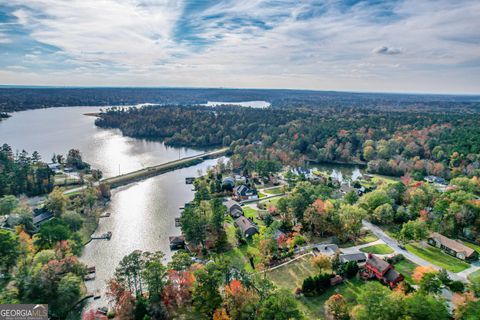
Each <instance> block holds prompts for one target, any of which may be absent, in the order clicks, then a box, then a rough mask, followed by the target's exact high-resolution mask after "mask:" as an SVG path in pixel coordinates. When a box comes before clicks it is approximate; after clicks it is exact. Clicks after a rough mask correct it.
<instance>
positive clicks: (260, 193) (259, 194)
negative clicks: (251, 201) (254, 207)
mask: <svg viewBox="0 0 480 320" xmlns="http://www.w3.org/2000/svg"><path fill="white" fill-rule="evenodd" d="M266 196H267V194H266V193H263V192H259V193H258V197H259V198H260V199H262V198H265V197H266Z"/></svg>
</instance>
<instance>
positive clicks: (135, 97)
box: [0, 87, 480, 112]
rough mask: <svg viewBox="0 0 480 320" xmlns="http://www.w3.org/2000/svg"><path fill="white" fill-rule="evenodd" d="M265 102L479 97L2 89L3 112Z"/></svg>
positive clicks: (337, 103) (369, 103) (475, 104)
mask: <svg viewBox="0 0 480 320" xmlns="http://www.w3.org/2000/svg"><path fill="white" fill-rule="evenodd" d="M252 100H265V101H268V102H270V103H271V104H272V107H274V108H277V107H287V108H290V107H306V106H307V107H312V108H326V107H333V108H336V109H339V108H344V107H350V106H355V107H357V108H360V107H368V108H380V109H382V108H394V109H397V110H399V109H406V108H410V107H412V106H413V107H414V108H416V109H426V108H427V109H431V108H436V109H438V110H444V111H449V110H451V109H452V106H455V109H457V110H477V111H478V110H479V107H480V98H479V97H478V96H454V95H417V94H383V93H351V92H335V91H311V90H271V89H220V88H211V89H204V88H80V87H78V88H75V87H72V88H53V87H0V111H4V112H12V111H19V110H26V109H36V108H47V107H63V106H112V105H132V104H140V103H155V104H174V105H185V104H202V103H206V102H208V101H228V102H239V101H252Z"/></svg>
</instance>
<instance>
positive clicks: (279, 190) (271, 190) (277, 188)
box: [263, 186, 283, 194]
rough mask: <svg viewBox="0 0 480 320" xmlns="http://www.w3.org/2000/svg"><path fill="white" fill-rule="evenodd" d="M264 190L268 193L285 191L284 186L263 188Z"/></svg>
mask: <svg viewBox="0 0 480 320" xmlns="http://www.w3.org/2000/svg"><path fill="white" fill-rule="evenodd" d="M263 192H265V193H268V194H282V193H283V186H282V187H276V188H272V189H268V190H263Z"/></svg>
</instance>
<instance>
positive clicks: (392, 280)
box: [360, 253, 403, 288]
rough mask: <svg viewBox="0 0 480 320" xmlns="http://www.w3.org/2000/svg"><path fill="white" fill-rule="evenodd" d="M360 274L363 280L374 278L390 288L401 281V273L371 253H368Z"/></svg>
mask: <svg viewBox="0 0 480 320" xmlns="http://www.w3.org/2000/svg"><path fill="white" fill-rule="evenodd" d="M360 275H361V277H362V278H363V279H365V280H367V279H373V278H376V279H378V280H379V281H381V282H383V283H384V284H386V285H388V286H389V287H390V288H393V287H395V286H396V285H397V284H398V283H399V282H401V281H403V276H402V274H400V273H399V272H397V271H396V270H395V269H394V268H393V266H392V265H391V264H389V263H388V262H387V261H385V260H382V259H380V258H379V257H377V256H376V255H374V254H371V253H369V254H368V259H367V262H366V263H365V266H364V268H363V270H362V272H361V273H360Z"/></svg>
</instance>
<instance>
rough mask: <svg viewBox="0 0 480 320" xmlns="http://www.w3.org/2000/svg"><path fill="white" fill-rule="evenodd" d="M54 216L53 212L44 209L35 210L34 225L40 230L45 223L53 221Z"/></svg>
mask: <svg viewBox="0 0 480 320" xmlns="http://www.w3.org/2000/svg"><path fill="white" fill-rule="evenodd" d="M53 217H54V215H53V213H52V212H50V211H48V210H46V209H45V208H44V207H42V208H40V209H34V210H33V225H34V226H35V227H36V228H38V227H40V225H41V224H42V223H44V222H47V221H48V220H50V219H53Z"/></svg>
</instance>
